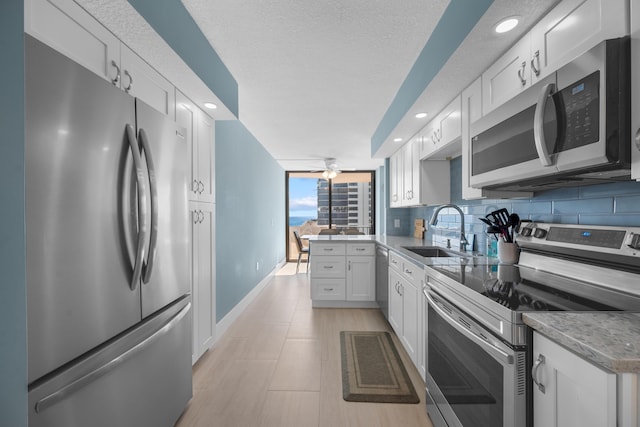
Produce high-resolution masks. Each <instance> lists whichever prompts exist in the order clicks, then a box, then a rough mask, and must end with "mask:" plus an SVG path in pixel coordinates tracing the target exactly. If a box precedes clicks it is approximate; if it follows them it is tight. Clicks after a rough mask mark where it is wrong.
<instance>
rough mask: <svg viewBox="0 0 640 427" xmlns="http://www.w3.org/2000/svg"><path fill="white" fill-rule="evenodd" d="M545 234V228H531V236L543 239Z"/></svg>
mask: <svg viewBox="0 0 640 427" xmlns="http://www.w3.org/2000/svg"><path fill="white" fill-rule="evenodd" d="M546 235H547V230H545V229H544V228H536V229H535V230H533V237H537V238H538V239H543V238H544V237H545V236H546Z"/></svg>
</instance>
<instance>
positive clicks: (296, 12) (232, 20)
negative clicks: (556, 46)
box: [76, 0, 558, 170]
mask: <svg viewBox="0 0 640 427" xmlns="http://www.w3.org/2000/svg"><path fill="white" fill-rule="evenodd" d="M76 1H77V2H78V3H80V4H81V5H83V7H85V9H87V10H88V11H89V12H90V13H92V14H93V15H94V16H95V17H96V18H97V19H98V20H99V21H101V22H102V23H103V24H104V25H105V26H107V28H109V29H110V30H111V31H112V32H114V34H116V35H117V36H118V37H119V38H120V39H122V40H123V41H124V42H125V43H127V44H128V45H129V46H130V47H131V48H133V49H134V50H135V51H136V52H138V53H139V54H141V55H142V56H143V57H144V59H145V60H147V62H149V63H150V64H151V65H152V66H154V67H156V68H157V69H158V71H160V72H161V73H162V74H164V75H165V76H166V77H167V78H168V79H169V80H171V81H173V82H174V83H176V85H177V86H178V87H183V86H184V87H187V88H188V90H187V92H189V93H187V94H188V95H190V96H191V97H192V98H193V97H196V98H197V97H203V99H204V98H205V97H210V96H211V95H212V94H211V92H210V91H208V93H207V91H206V90H204V91H203V90H202V86H203V84H202V82H200V81H199V79H197V78H195V75H194V73H186V72H184V67H186V64H184V63H183V62H182V60H181V59H180V58H179V57H178V56H177V55H176V54H175V53H173V52H172V51H170V48H169V47H168V46H167V45H166V44H165V43H164V42H163V41H162V39H161V38H159V36H158V35H157V34H155V32H154V31H153V30H152V29H151V28H150V26H149V25H148V24H146V23H145V22H144V20H142V18H141V17H140V16H139V15H138V14H137V13H136V12H135V10H133V8H132V7H131V6H130V5H129V4H128V3H127V1H126V0H76ZM454 1H461V0H454ZM468 1H473V0H468ZM557 1H558V0H535V1H533V0H494V2H493V4H492V6H491V7H490V8H489V10H488V11H487V12H486V13H485V15H484V16H483V17H482V18H481V19H480V21H479V22H478V24H477V25H476V27H475V28H474V29H473V30H472V32H471V33H470V34H469V36H468V37H467V38H466V39H465V41H464V42H463V44H462V46H461V47H460V48H459V49H458V50H457V51H456V52H455V53H454V54H453V56H452V57H451V58H450V59H449V61H448V62H447V63H446V64H445V66H444V67H443V69H442V70H441V72H440V73H439V74H438V75H437V76H436V77H435V78H434V79H433V80H432V82H431V83H430V85H429V86H428V87H427V88H426V89H425V91H424V92H423V94H422V95H421V97H420V98H419V99H418V101H416V103H415V105H414V107H413V108H412V109H410V110H409V111H408V112H407V115H406V116H405V118H404V119H403V120H401V122H400V123H398V125H397V126H396V128H395V129H394V131H393V132H392V135H390V136H389V140H391V139H392V138H393V137H395V136H401V137H403V138H404V140H405V141H406V140H407V139H408V138H410V137H411V136H412V135H413V134H415V133H416V132H417V131H418V130H419V129H420V128H421V127H422V126H424V125H425V124H426V123H427V122H428V118H427V119H426V120H423V122H420V121H419V120H417V119H415V118H413V114H414V113H415V112H416V111H418V110H419V111H427V112H429V113H430V116H431V117H432V116H433V115H435V114H436V113H437V112H438V111H439V109H441V108H442V107H444V106H445V105H446V104H447V103H448V102H449V101H450V100H451V99H453V97H454V96H455V95H457V94H458V93H459V92H460V91H461V90H462V89H463V88H464V87H465V86H466V85H468V84H469V83H471V82H472V81H473V80H474V79H475V77H477V76H479V75H480V73H481V72H482V71H483V70H484V69H486V68H487V66H488V65H490V64H491V63H492V62H493V61H494V60H495V59H496V58H497V57H498V56H499V55H500V54H501V53H503V52H504V51H505V50H506V49H507V48H508V47H509V46H510V45H512V44H513V43H514V42H515V41H516V40H517V38H519V36H520V35H521V34H522V33H523V32H524V31H525V30H526V29H528V28H529V27H530V26H531V25H533V24H534V23H535V22H536V21H537V20H538V19H539V18H540V17H541V16H542V14H543V13H544V12H545V11H546V10H548V9H549V7H550V6H552V5H553V4H555V3H557ZM182 3H183V4H184V6H185V7H186V8H187V10H188V11H189V13H190V14H191V15H192V16H193V18H194V20H195V22H196V23H197V24H198V26H199V27H200V29H201V30H202V32H203V33H204V35H205V36H206V37H207V38H208V40H209V41H210V43H211V45H212V46H213V48H214V50H215V51H216V52H217V54H218V55H219V56H220V58H221V59H222V61H223V62H224V63H225V65H226V66H227V68H228V69H229V71H230V72H231V74H232V75H233V76H234V78H235V79H236V81H237V82H238V86H239V105H240V114H239V116H240V117H239V118H240V120H241V121H242V122H243V124H244V125H245V126H246V127H247V129H248V130H249V131H250V132H251V133H252V134H253V135H254V136H255V137H256V139H257V140H259V141H260V142H261V143H262V145H263V146H264V147H265V148H266V149H267V151H269V153H271V155H272V156H273V157H274V158H276V159H277V160H278V161H279V162H280V164H281V165H282V166H283V168H285V169H286V170H313V169H320V168H323V167H324V161H323V160H322V159H323V158H326V157H335V158H336V159H337V163H338V166H339V167H341V168H345V169H349V168H357V169H362V170H365V169H366V170H369V169H374V168H376V167H377V166H378V165H380V164H381V163H382V158H376V159H372V158H371V137H372V135H373V134H374V132H375V130H376V128H377V126H378V124H379V123H380V121H381V119H382V118H383V116H384V114H385V112H386V111H387V109H388V107H389V105H390V104H391V102H392V100H393V99H394V96H395V95H396V93H397V91H398V89H399V88H400V86H401V84H402V82H403V81H404V79H405V78H406V76H407V74H408V73H409V70H410V69H411V67H412V65H413V64H414V63H415V61H416V59H417V57H418V55H419V54H420V52H421V50H422V48H423V47H424V46H425V44H426V42H427V40H428V39H429V37H430V35H431V32H432V31H433V29H434V28H435V26H436V24H437V22H438V20H439V19H440V17H441V16H442V13H443V12H444V10H445V9H446V7H447V5H448V3H449V0H403V1H399V0H394V1H392V0H348V1H345V0H243V1H241V2H238V1H237V0H182ZM510 15H520V16H521V17H522V18H523V24H522V25H521V26H519V28H518V29H517V30H516V31H514V32H512V33H510V34H509V35H507V36H505V37H500V38H499V37H496V36H495V35H493V34H492V33H491V28H492V27H493V25H494V24H495V23H496V22H497V21H498V19H500V18H502V17H504V16H510ZM141 21H142V22H141ZM196 93H197V94H201V93H202V94H203V95H194V94H196ZM194 100H195V101H198V100H199V99H194ZM227 113H228V112H227V111H224V109H223V111H219V112H218V113H214V116H215V115H216V114H217V117H216V118H217V119H219V118H222V119H228V118H230V117H229V114H227ZM396 148H397V147H396V146H395V145H394V143H392V142H391V141H386V142H385V144H384V145H383V147H382V148H381V149H380V150H379V151H378V153H377V154H378V155H379V156H381V157H384V156H388V155H389V154H391V153H392V152H393V151H394V150H395V149H396ZM291 159H294V160H291ZM305 159H306V160H305Z"/></svg>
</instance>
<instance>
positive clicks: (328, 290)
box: [324, 288, 333, 292]
mask: <svg viewBox="0 0 640 427" xmlns="http://www.w3.org/2000/svg"><path fill="white" fill-rule="evenodd" d="M324 290H325V291H327V292H331V291H333V288H324Z"/></svg>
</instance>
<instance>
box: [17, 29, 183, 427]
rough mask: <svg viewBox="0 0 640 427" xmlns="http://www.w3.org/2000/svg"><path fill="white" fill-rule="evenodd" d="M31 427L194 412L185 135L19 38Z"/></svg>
mask: <svg viewBox="0 0 640 427" xmlns="http://www.w3.org/2000/svg"><path fill="white" fill-rule="evenodd" d="M25 73H26V88H25V91H26V107H25V108H26V127H25V163H26V233H27V314H28V319H27V321H28V323H27V330H28V381H29V384H28V390H29V426H30V427H37V426H56V427H57V426H65V427H74V426H78V427H80V426H82V427H85V426H109V427H113V426H119V427H123V426H132V427H133V426H135V427H140V426H150V427H151V426H153V427H158V426H171V425H174V423H175V421H176V420H177V418H178V417H179V416H180V414H181V412H182V410H183V409H184V407H185V406H186V404H187V402H188V401H189V399H190V398H191V395H192V394H191V393H192V388H191V311H190V310H191V300H190V298H191V297H190V294H189V292H190V284H189V260H188V245H189V223H188V206H187V176H186V166H187V161H186V141H185V140H184V137H183V136H184V134H185V131H184V129H182V128H179V127H178V126H177V125H176V124H175V123H174V122H172V121H171V120H169V119H168V118H167V117H166V116H164V115H162V114H160V113H159V112H157V111H155V110H154V109H152V108H151V107H149V106H147V105H146V104H144V103H143V102H141V101H140V100H139V99H135V98H133V97H132V96H130V95H129V94H127V93H125V92H124V91H121V90H119V89H117V88H115V87H114V86H112V85H111V84H109V82H107V81H105V80H103V79H101V78H100V77H98V76H96V75H94V74H93V73H91V72H90V71H88V70H86V69H85V68H83V67H82V66H80V65H78V64H76V63H75V62H73V61H72V60H70V59H68V58H66V57H65V56H63V55H61V54H60V53H58V52H56V51H54V50H52V49H51V48H49V47H48V46H46V45H44V44H42V43H41V42H39V41H37V40H36V39H34V38H32V37H30V36H28V35H25Z"/></svg>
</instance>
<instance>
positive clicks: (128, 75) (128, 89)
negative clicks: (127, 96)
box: [124, 70, 133, 93]
mask: <svg viewBox="0 0 640 427" xmlns="http://www.w3.org/2000/svg"><path fill="white" fill-rule="evenodd" d="M124 75H125V76H127V77H129V86H127V87H125V88H124V91H125V92H127V93H129V91H130V90H131V88H132V87H133V77H131V74H129V70H124Z"/></svg>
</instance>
